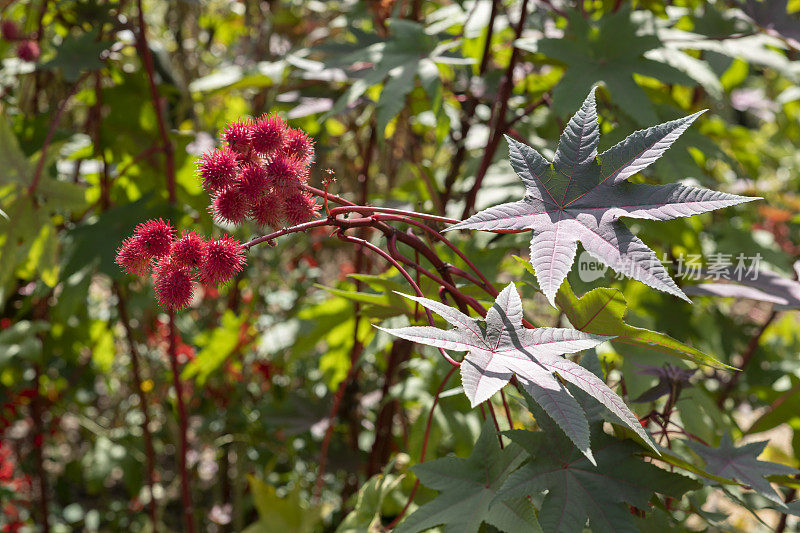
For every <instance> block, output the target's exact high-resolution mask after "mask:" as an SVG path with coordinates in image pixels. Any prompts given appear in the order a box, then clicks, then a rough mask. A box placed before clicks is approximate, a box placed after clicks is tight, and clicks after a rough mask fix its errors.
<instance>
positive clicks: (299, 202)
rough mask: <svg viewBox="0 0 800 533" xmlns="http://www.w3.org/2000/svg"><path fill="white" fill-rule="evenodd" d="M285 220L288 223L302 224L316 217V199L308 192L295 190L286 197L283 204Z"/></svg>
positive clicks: (317, 206) (317, 208)
mask: <svg viewBox="0 0 800 533" xmlns="http://www.w3.org/2000/svg"><path fill="white" fill-rule="evenodd" d="M283 211H284V213H285V214H286V220H287V221H288V222H289V224H290V225H292V226H294V225H296V224H302V223H303V222H308V221H309V220H314V219H315V218H317V216H318V215H317V213H318V211H319V205H317V201H316V199H315V198H314V197H313V196H311V195H310V194H308V193H304V192H296V193H294V194H291V195H289V196H287V197H286V199H285V200H284V204H283Z"/></svg>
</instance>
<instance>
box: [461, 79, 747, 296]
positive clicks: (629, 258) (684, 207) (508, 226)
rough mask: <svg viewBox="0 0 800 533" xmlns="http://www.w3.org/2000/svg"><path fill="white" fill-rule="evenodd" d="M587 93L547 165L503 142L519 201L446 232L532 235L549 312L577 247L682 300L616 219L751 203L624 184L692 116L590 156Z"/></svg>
mask: <svg viewBox="0 0 800 533" xmlns="http://www.w3.org/2000/svg"><path fill="white" fill-rule="evenodd" d="M594 93H595V90H594V89H592V91H591V92H590V93H589V96H588V97H587V98H586V101H584V103H583V106H582V107H581V109H580V110H579V111H578V112H577V113H576V114H575V115H574V116H573V117H572V118H571V119H570V121H569V123H568V124H567V127H566V128H565V130H564V132H563V133H562V134H561V139H560V140H559V144H558V148H557V149H556V154H555V158H554V160H553V163H550V162H548V161H547V160H546V159H545V158H544V157H542V155H541V154H539V153H538V152H537V151H536V150H534V149H533V148H531V147H530V146H527V145H525V144H522V143H520V142H517V141H515V140H514V139H512V138H510V137H506V139H507V140H508V144H509V150H510V158H511V166H512V167H514V170H515V171H516V172H517V174H518V175H519V176H520V178H522V181H523V183H524V184H525V189H526V193H525V197H524V198H523V199H522V200H519V201H517V202H510V203H506V204H501V205H498V206H495V207H490V208H488V209H485V210H484V211H481V212H479V213H476V214H475V215H473V216H471V217H470V218H468V219H467V220H465V221H463V222H460V223H458V224H455V225H453V226H450V227H449V228H447V229H448V230H454V229H480V230H488V231H497V230H526V229H530V230H533V237H532V239H531V258H530V260H531V265H532V266H533V268H534V271H535V273H536V279H537V280H538V282H539V286H540V287H541V288H542V291H543V292H544V294H545V296H546V297H547V299H548V300H549V301H550V304H551V305H553V306H555V304H554V299H555V295H556V291H558V288H559V287H560V286H561V283H562V282H563V281H564V278H566V276H567V273H568V272H569V270H570V268H572V263H573V261H574V260H575V253H576V251H577V249H578V242H580V243H581V244H582V245H583V247H584V248H585V249H586V251H587V252H589V253H590V254H591V255H592V256H593V257H595V258H597V259H598V260H599V261H602V262H603V263H605V264H607V265H608V266H610V267H611V268H613V269H614V270H616V271H617V272H619V273H621V274H624V275H626V276H629V277H631V278H633V279H636V280H639V281H641V282H643V283H645V284H647V285H649V286H651V287H653V288H655V289H658V290H661V291H664V292H668V293H670V294H674V295H676V296H678V297H680V298H683V299H686V300H687V301H688V298H686V295H684V294H683V291H681V289H680V288H678V286H677V285H676V284H675V282H674V281H673V280H672V278H671V277H670V276H669V274H667V271H666V269H665V268H664V267H663V266H662V264H661V262H660V261H659V260H658V257H657V256H656V254H655V252H653V250H651V249H650V248H648V247H647V245H645V244H644V243H643V242H642V241H641V240H639V238H638V237H636V236H635V235H633V233H631V232H630V230H628V228H627V227H626V226H625V225H624V224H623V223H622V222H620V221H619V218H620V217H631V218H641V219H647V220H669V219H673V218H677V217H686V216H691V215H695V214H698V213H705V212H706V211H712V210H714V209H720V208H722V207H727V206H731V205H736V204H740V203H743V202H749V201H751V200H755V198H751V197H746V196H737V195H733V194H726V193H723V192H717V191H711V190H708V189H699V188H696V187H689V186H686V185H680V184H670V185H645V184H633V183H629V182H627V181H626V180H627V179H628V178H629V177H630V176H632V175H633V174H636V173H637V172H640V171H641V170H643V169H644V168H646V167H647V166H648V165H650V164H651V163H653V162H654V161H655V160H656V159H658V158H659V157H660V156H661V154H663V153H664V151H666V150H667V148H669V146H670V145H671V144H672V143H673V142H674V141H675V140H676V139H677V138H678V136H680V134H681V133H683V131H684V130H686V128H688V127H689V125H690V124H691V123H692V122H694V120H695V119H696V118H697V117H698V116H699V115H700V113H695V114H693V115H690V116H688V117H684V118H682V119H678V120H673V121H671V122H665V123H663V124H659V125H657V126H653V127H652V128H648V129H646V130H640V131H637V132H635V133H633V134H631V135H630V136H628V137H627V138H626V139H625V140H623V141H622V142H620V143H619V144H617V145H615V146H613V147H612V148H610V149H608V150H607V151H605V152H603V153H602V154H599V155H598V154H597V144H598V141H599V139H600V128H599V125H598V122H597V112H596V109H595V98H594Z"/></svg>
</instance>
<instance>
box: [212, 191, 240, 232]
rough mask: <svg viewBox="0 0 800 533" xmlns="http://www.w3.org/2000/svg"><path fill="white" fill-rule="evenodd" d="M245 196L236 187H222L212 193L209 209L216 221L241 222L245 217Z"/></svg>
mask: <svg viewBox="0 0 800 533" xmlns="http://www.w3.org/2000/svg"><path fill="white" fill-rule="evenodd" d="M248 208H249V205H248V202H247V197H245V195H243V194H242V193H241V192H239V190H238V189H235V188H230V189H223V190H221V191H220V192H218V193H217V194H215V195H214V198H213V200H212V201H211V207H210V208H209V210H210V211H211V213H212V214H213V215H214V218H215V219H216V220H217V221H218V222H228V223H230V224H241V223H242V222H244V219H245V218H246V217H247V210H248Z"/></svg>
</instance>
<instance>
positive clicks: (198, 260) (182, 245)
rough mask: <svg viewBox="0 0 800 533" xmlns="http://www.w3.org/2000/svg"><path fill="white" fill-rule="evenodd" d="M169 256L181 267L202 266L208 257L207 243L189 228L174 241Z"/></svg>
mask: <svg viewBox="0 0 800 533" xmlns="http://www.w3.org/2000/svg"><path fill="white" fill-rule="evenodd" d="M169 257H170V260H171V261H172V262H173V263H175V264H176V265H178V266H179V267H183V268H188V269H195V268H200V267H201V266H202V265H203V261H205V258H206V243H205V242H204V241H203V238H202V237H200V236H199V235H198V234H197V233H195V232H194V231H192V230H189V231H187V232H184V233H183V235H181V237H180V238H179V239H177V240H176V241H175V242H173V243H172V248H171V249H170V251H169Z"/></svg>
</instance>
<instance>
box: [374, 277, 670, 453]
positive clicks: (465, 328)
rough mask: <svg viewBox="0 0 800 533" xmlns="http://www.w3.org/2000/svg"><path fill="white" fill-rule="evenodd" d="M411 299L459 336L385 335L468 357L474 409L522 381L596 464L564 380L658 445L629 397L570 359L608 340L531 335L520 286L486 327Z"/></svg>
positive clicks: (465, 379) (506, 295) (466, 377)
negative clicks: (514, 381) (630, 406)
mask: <svg viewBox="0 0 800 533" xmlns="http://www.w3.org/2000/svg"><path fill="white" fill-rule="evenodd" d="M406 297H407V298H410V299H412V300H414V301H416V302H419V303H420V304H421V305H423V306H424V307H426V308H428V309H430V310H431V311H433V312H434V313H437V314H438V315H440V316H441V317H442V318H444V319H445V320H446V321H447V322H449V323H450V324H451V325H453V326H455V329H451V330H442V329H438V328H435V327H430V326H412V327H407V328H399V329H384V330H383V331H386V332H388V333H391V334H392V335H396V336H398V337H401V338H403V339H407V340H410V341H414V342H418V343H420V344H427V345H430V346H435V347H437V348H443V349H445V350H454V351H461V352H469V353H468V354H467V356H466V357H465V358H464V360H463V361H462V362H461V382H462V384H463V386H464V393H465V394H466V395H467V397H468V398H469V400H470V403H471V404H472V406H473V407H475V406H476V405H478V404H480V403H482V402H484V401H486V400H488V399H489V398H490V397H491V396H492V395H493V394H495V393H496V392H497V391H499V390H500V389H502V388H503V387H504V386H505V385H506V384H507V383H508V382H509V380H510V379H511V377H512V376H513V375H515V374H516V376H517V379H518V380H519V383H520V384H521V385H522V386H523V387H524V388H525V390H527V391H528V393H529V394H530V395H531V396H532V397H533V398H534V400H536V402H538V403H539V404H540V405H541V406H542V407H543V408H544V409H545V411H546V412H547V414H548V415H550V416H551V417H552V418H553V420H555V421H556V423H557V424H558V425H559V427H561V429H562V430H563V431H564V432H565V433H566V434H567V436H569V438H570V440H572V442H573V443H574V444H575V446H577V447H578V449H579V450H581V452H582V453H584V454H585V455H586V456H587V458H589V460H592V458H591V457H592V455H591V453H592V452H591V448H590V446H589V424H588V422H587V420H586V415H585V414H584V410H583V409H582V408H581V406H580V404H579V403H578V402H577V401H576V400H575V398H574V396H573V395H572V394H571V393H570V392H569V390H568V389H567V388H566V387H565V386H564V384H563V383H562V381H561V380H563V381H564V382H567V383H571V384H573V385H575V386H576V387H578V388H579V389H581V390H583V391H585V392H586V393H587V394H589V395H590V396H592V397H593V398H595V399H596V400H597V401H599V402H600V403H601V404H603V405H605V406H606V407H607V408H608V409H609V410H610V411H611V412H612V413H614V414H615V415H616V416H617V417H619V419H620V420H622V421H623V422H624V423H625V424H627V425H628V426H629V427H630V428H631V429H633V430H634V431H635V432H636V434H637V435H639V436H640V437H641V438H642V440H644V441H645V442H646V443H647V444H649V445H650V446H653V444H652V442H651V441H650V437H648V435H647V432H645V430H644V429H643V428H642V426H641V424H639V420H638V418H637V417H636V415H634V414H633V413H632V412H631V411H630V409H628V407H627V406H626V405H625V403H624V402H623V401H622V398H620V397H619V396H617V394H616V393H615V392H614V391H613V390H611V389H610V388H609V387H608V385H606V384H605V382H604V381H603V380H602V379H600V378H598V377H597V376H596V375H594V374H592V373H591V372H590V371H588V370H586V369H585V368H583V367H581V366H580V365H577V364H575V363H573V362H572V361H570V360H569V359H565V358H564V357H563V354H565V353H574V352H578V351H580V350H585V349H587V348H593V347H595V346H597V345H598V344H600V343H601V342H603V341H605V340H608V339H609V337H605V336H600V335H592V334H590V333H584V332H582V331H577V330H573V329H563V328H536V329H526V328H524V327H523V325H522V300H520V297H519V293H518V292H517V290H516V288H515V287H514V284H513V283H511V284H509V285H508V286H507V287H506V288H505V289H503V291H502V292H501V293H500V294H499V295H498V296H497V298H496V299H495V302H494V305H492V307H491V309H489V311H488V312H487V313H486V321H485V325H484V324H481V323H480V322H479V321H478V320H476V319H474V318H470V317H469V316H467V315H465V314H463V313H461V312H460V311H458V310H457V309H454V308H452V307H449V306H447V305H444V304H442V303H439V302H436V301H434V300H429V299H427V298H420V297H415V296H406ZM380 329H382V328H380ZM559 378H560V380H559ZM653 449H655V447H653Z"/></svg>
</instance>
